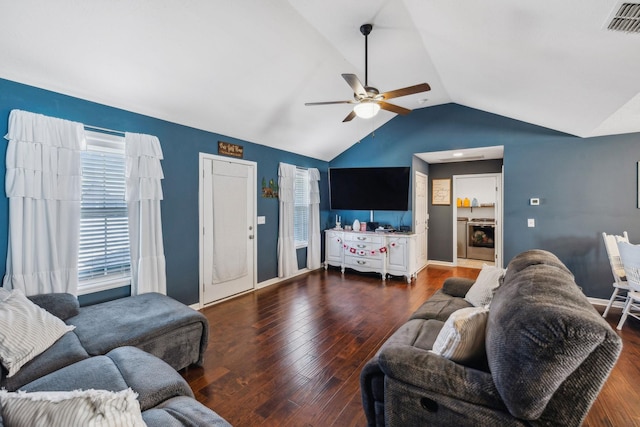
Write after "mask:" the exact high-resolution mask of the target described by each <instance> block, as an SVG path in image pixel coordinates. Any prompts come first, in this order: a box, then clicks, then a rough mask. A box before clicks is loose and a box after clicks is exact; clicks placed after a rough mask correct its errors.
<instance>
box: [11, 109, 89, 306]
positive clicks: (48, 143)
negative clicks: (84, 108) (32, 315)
mask: <svg viewBox="0 0 640 427" xmlns="http://www.w3.org/2000/svg"><path fill="white" fill-rule="evenodd" d="M5 138H6V139H8V140H9V145H8V147H7V157H6V176H5V190H6V194H7V197H8V198H9V245H8V251H7V269H6V274H5V276H4V278H3V283H2V285H3V287H4V288H7V289H20V290H22V291H23V292H24V293H25V294H26V295H34V294H41V293H51V292H68V293H71V294H74V295H75V294H76V293H77V290H78V247H79V244H80V200H81V197H82V163H81V156H80V151H81V150H82V149H84V148H85V145H86V143H85V136H84V126H83V125H82V124H81V123H75V122H70V121H67V120H62V119H57V118H53V117H47V116H43V115H40V114H34V113H29V112H26V111H20V110H13V111H11V114H10V115H9V131H8V133H7V135H6V136H5Z"/></svg>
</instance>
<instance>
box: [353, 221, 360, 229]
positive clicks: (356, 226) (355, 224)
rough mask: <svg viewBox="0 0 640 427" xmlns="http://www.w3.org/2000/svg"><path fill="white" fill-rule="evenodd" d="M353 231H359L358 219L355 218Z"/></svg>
mask: <svg viewBox="0 0 640 427" xmlns="http://www.w3.org/2000/svg"><path fill="white" fill-rule="evenodd" d="M353 231H360V221H358V220H357V219H356V220H355V221H353Z"/></svg>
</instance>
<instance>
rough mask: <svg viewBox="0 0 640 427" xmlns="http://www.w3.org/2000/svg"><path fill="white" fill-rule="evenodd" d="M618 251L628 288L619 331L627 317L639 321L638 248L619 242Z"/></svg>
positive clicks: (639, 249)
mask: <svg viewBox="0 0 640 427" xmlns="http://www.w3.org/2000/svg"><path fill="white" fill-rule="evenodd" d="M618 251H619V253H620V260H621V261H622V265H623V266H624V272H625V274H626V276H627V283H628V285H629V288H630V289H629V292H628V293H627V303H626V304H625V306H624V310H623V311H622V317H621V318H620V322H619V323H618V326H617V329H618V330H620V329H622V325H624V322H625V321H626V320H627V317H628V316H631V317H635V318H636V319H638V320H640V246H639V245H632V244H631V243H629V242H619V243H618Z"/></svg>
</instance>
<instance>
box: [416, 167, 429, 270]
mask: <svg viewBox="0 0 640 427" xmlns="http://www.w3.org/2000/svg"><path fill="white" fill-rule="evenodd" d="M414 181H415V198H414V201H415V203H414V207H413V210H414V218H415V219H414V222H413V223H414V227H413V231H414V233H416V249H417V257H416V262H417V263H418V265H417V267H418V270H420V269H421V268H422V267H424V266H425V265H427V259H428V257H427V236H428V229H429V224H428V221H429V213H428V211H427V209H428V208H427V206H428V205H427V201H428V200H429V199H428V195H427V193H428V191H429V190H428V189H429V186H428V185H427V175H425V174H423V173H420V172H417V171H416V173H415V180H414Z"/></svg>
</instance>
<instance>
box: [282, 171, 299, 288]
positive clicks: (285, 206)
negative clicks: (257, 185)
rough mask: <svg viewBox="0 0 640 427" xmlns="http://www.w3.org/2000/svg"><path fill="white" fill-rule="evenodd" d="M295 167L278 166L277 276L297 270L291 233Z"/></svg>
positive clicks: (293, 237) (293, 272) (291, 273)
mask: <svg viewBox="0 0 640 427" xmlns="http://www.w3.org/2000/svg"><path fill="white" fill-rule="evenodd" d="M295 179H296V167H295V166H294V165H289V164H286V163H280V167H279V168H278V199H279V200H280V215H279V218H278V277H289V276H292V275H294V274H296V273H297V272H298V258H297V256H296V242H295V236H294V234H293V225H294V223H293V217H294V183H295Z"/></svg>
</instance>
